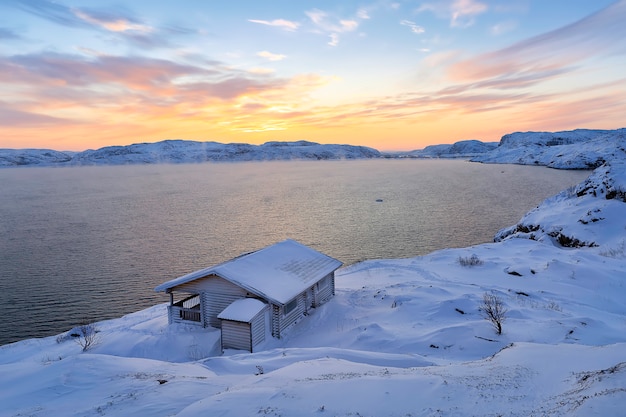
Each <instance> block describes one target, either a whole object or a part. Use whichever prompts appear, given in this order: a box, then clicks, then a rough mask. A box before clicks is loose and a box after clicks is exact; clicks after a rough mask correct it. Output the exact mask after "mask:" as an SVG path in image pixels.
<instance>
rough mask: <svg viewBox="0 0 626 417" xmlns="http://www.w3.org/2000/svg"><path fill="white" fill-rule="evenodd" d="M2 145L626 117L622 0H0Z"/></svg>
mask: <svg viewBox="0 0 626 417" xmlns="http://www.w3.org/2000/svg"><path fill="white" fill-rule="evenodd" d="M0 16H2V18H0V148H49V149H55V150H74V151H80V150H85V149H97V148H100V147H103V146H110V145H128V144H132V143H141V142H157V141H160V140H164V139H188V140H199V141H217V142H224V143H230V142H242V143H251V144H261V143H264V142H267V141H272V140H279V141H293V140H310V141H313V142H318V143H340V144H352V145H365V146H371V147H374V148H376V149H379V150H413V149H421V148H423V147H425V146H427V145H431V144H440V143H454V142H456V141H459V140H466V139H478V140H482V141H498V140H499V139H500V137H501V136H502V135H504V134H507V133H511V132H515V131H557V130H570V129H576V128H598V129H615V128H620V127H625V126H626V123H624V121H623V115H624V114H626V73H624V70H623V69H624V68H625V67H626V42H625V41H624V39H626V25H624V24H623V22H624V20H625V19H626V0H621V1H609V0H594V1H589V0H550V1H545V0H426V1H386V0H372V1H368V0H363V1H361V0H360V1H353V0H349V1H342V2H334V1H273V2H260V1H258V0H257V1H247V0H246V1H233V2H219V1H214V0H203V1H201V0H182V1H176V2H175V1H163V0H149V1H148V0H134V1H132V2H122V1H116V2H114V1H105V0H89V1H87V0H83V1H81V0H58V1H48V0H3V1H2V2H0Z"/></svg>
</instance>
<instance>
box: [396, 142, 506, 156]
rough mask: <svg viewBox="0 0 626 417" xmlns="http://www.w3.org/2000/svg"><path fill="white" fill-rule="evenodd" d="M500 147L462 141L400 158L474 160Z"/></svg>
mask: <svg viewBox="0 0 626 417" xmlns="http://www.w3.org/2000/svg"><path fill="white" fill-rule="evenodd" d="M496 146H498V143H496V142H481V141H479V140H462V141H459V142H455V143H453V144H452V145H430V146H427V147H425V148H424V149H421V150H416V151H411V152H408V153H406V154H402V155H399V156H402V157H409V158H472V157H475V156H478V155H482V154H484V153H486V152H490V151H492V150H493V149H495V148H496Z"/></svg>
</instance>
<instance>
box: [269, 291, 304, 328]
mask: <svg viewBox="0 0 626 417" xmlns="http://www.w3.org/2000/svg"><path fill="white" fill-rule="evenodd" d="M306 299H307V297H306V292H303V293H301V294H300V295H298V296H297V297H296V300H297V302H298V305H297V307H296V308H294V309H293V310H292V311H290V312H289V313H287V314H285V307H284V306H276V305H273V306H272V307H273V308H272V336H274V337H278V338H280V337H281V334H282V332H283V331H284V330H285V329H287V328H288V327H289V326H291V325H292V324H294V323H296V322H297V321H298V320H299V319H301V318H302V317H303V316H304V313H305V312H306V310H307V308H306Z"/></svg>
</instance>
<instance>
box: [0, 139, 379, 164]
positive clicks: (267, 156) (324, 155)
mask: <svg viewBox="0 0 626 417" xmlns="http://www.w3.org/2000/svg"><path fill="white" fill-rule="evenodd" d="M378 157H380V152H378V151H377V150H375V149H372V148H368V147H365V146H353V145H321V144H319V143H314V142H307V141H297V142H267V143H264V144H263V145H249V144H245V143H227V144H224V143H218V142H196V141H189V140H164V141H161V142H156V143H138V144H134V145H128V146H107V147H104V148H100V149H97V150H87V151H83V152H57V151H52V150H41V149H0V167H2V166H5V167H7V166H24V165H37V166H77V165H127V164H157V163H198V162H209V161H262V160H292V159H302V160H306V159H309V160H311V159H312V160H320V159H360V158H378Z"/></svg>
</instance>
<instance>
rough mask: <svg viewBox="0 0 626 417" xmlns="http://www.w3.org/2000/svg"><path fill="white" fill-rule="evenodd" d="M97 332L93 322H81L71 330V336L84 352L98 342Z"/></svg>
mask: <svg viewBox="0 0 626 417" xmlns="http://www.w3.org/2000/svg"><path fill="white" fill-rule="evenodd" d="M98 333H99V330H98V328H97V327H96V325H95V324H94V323H83V324H81V325H80V326H78V327H76V328H74V329H73V330H72V333H71V336H72V337H73V338H74V340H75V341H76V343H78V344H79V345H80V347H81V348H83V352H86V351H88V350H89V349H91V348H92V347H94V346H95V345H97V344H98V343H99V342H100V338H99V337H98Z"/></svg>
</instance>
